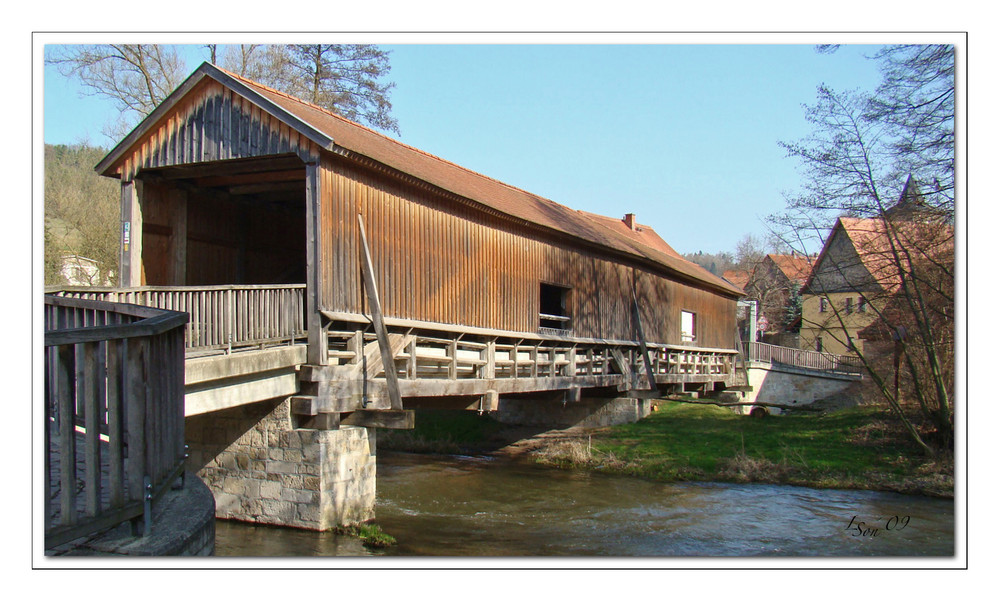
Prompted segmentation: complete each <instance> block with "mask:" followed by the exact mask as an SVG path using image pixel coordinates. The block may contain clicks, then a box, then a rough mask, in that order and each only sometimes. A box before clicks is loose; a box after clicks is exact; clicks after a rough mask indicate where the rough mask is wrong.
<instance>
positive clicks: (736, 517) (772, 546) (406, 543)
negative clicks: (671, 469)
mask: <svg viewBox="0 0 1000 602" xmlns="http://www.w3.org/2000/svg"><path fill="white" fill-rule="evenodd" d="M377 487H378V501H377V505H376V516H377V519H376V522H378V524H379V525H381V526H382V529H383V530H384V531H385V532H386V533H388V534H390V535H392V536H393V537H395V538H396V540H397V545H395V546H393V547H391V548H388V549H386V550H377V551H370V550H367V549H366V548H364V547H363V546H362V545H361V544H360V543H359V542H358V541H357V540H355V539H352V538H348V537H339V536H335V535H332V534H329V533H315V532H308V531H300V530H296V529H282V528H275V527H255V526H252V525H246V524H242V523H234V522H230V521H218V522H217V523H216V525H217V526H216V555H217V556H241V557H247V556H270V557H275V556H368V555H387V556H453V557H487V556H488V557H497V556H507V557H509V556H518V557H523V556H545V557H587V556H590V557H593V556H603V557H607V556H627V557H739V556H755V557H798V556H808V557H858V556H939V557H940V556H951V555H953V553H954V504H953V502H952V501H951V500H941V499H935V498H927V497H920V496H906V495H899V494H893V493H881V492H871V491H851V490H835V489H811V488H805V487H791V486H784V485H765V484H729V483H655V482H650V481H646V480H642V479H635V478H628V477H619V476H609V475H600V474H594V473H591V472H586V471H578V470H560V469H555V468H547V467H542V466H538V465H534V464H530V463H526V462H518V461H511V460H507V459H500V458H493V457H469V456H427V455H417V454H399V453H385V452H382V453H380V454H379V458H378V484H377Z"/></svg>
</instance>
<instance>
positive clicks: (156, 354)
mask: <svg viewBox="0 0 1000 602" xmlns="http://www.w3.org/2000/svg"><path fill="white" fill-rule="evenodd" d="M44 321H45V423H46V428H45V443H46V457H45V482H46V495H45V521H46V523H45V547H46V549H49V548H52V547H54V546H58V545H61V544H64V543H66V542H69V541H72V540H74V539H76V538H79V537H83V536H87V535H90V534H92V533H95V532H98V531H100V530H103V529H106V528H109V527H113V526H116V525H118V524H120V523H122V522H124V521H127V520H131V521H133V528H134V530H135V531H137V530H138V526H139V524H140V522H142V524H143V525H144V528H143V533H144V534H148V533H149V532H150V531H151V518H152V504H153V503H154V502H155V501H156V500H157V499H158V498H159V496H161V495H162V494H163V493H164V492H165V491H166V490H167V488H168V487H170V486H171V485H173V484H174V483H176V482H177V480H178V478H179V477H181V476H182V474H183V468H184V458H185V449H184V324H185V323H186V321H187V316H186V315H185V314H182V313H178V312H172V311H163V310H157V309H151V308H148V307H140V306H136V305H125V304H120V303H109V302H104V301H95V300H87V299H67V298H61V297H55V296H46V297H45V312H44ZM140 519H144V520H142V521H140Z"/></svg>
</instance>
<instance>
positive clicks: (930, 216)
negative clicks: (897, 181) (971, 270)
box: [799, 178, 954, 354]
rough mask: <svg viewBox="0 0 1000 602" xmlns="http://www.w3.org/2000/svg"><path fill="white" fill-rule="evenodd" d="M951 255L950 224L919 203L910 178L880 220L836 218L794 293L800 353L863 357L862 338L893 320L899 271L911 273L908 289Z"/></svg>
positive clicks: (900, 279)
mask: <svg viewBox="0 0 1000 602" xmlns="http://www.w3.org/2000/svg"><path fill="white" fill-rule="evenodd" d="M953 256H954V229H953V227H952V226H951V225H949V224H947V223H945V222H944V221H943V220H942V218H941V217H940V216H939V214H938V213H937V212H934V211H933V210H931V209H930V208H929V207H928V206H927V205H926V204H925V203H923V201H922V197H921V196H920V192H919V190H918V189H917V187H916V184H915V183H914V182H913V180H912V178H910V179H908V180H907V183H906V185H905V186H904V189H903V192H902V194H901V195H900V199H899V201H898V202H897V203H896V204H895V205H894V206H893V207H891V208H889V209H887V210H886V211H885V213H884V217H882V218H853V217H841V218H838V220H837V222H836V224H835V225H834V227H833V229H832V230H831V232H830V234H829V236H828V237H827V239H826V242H825V244H824V246H823V250H822V251H821V252H820V254H819V256H818V258H817V260H816V262H815V266H814V268H813V270H812V272H811V274H810V276H809V279H808V280H807V281H806V283H805V285H804V286H803V289H802V325H801V328H800V332H799V335H800V348H801V349H808V350H815V351H826V352H830V353H834V354H851V353H854V352H855V351H857V352H858V353H864V350H865V345H864V342H865V336H871V334H870V333H875V332H882V331H884V330H885V328H882V327H880V326H879V325H878V324H876V323H877V322H882V323H884V324H885V325H886V327H888V325H889V323H891V322H897V321H898V320H897V319H894V318H892V316H894V315H895V316H897V317H898V315H899V313H900V306H901V303H902V301H901V298H902V296H905V290H904V286H903V285H904V278H903V274H904V273H906V274H917V275H918V277H917V278H914V277H913V276H912V275H911V276H908V277H907V278H906V282H907V283H909V286H913V284H912V283H913V282H918V283H919V282H921V281H923V280H925V277H924V275H923V274H922V273H921V270H926V268H928V267H932V266H941V265H944V264H950V263H951V262H952V261H953ZM930 272H937V270H936V269H932V270H930ZM930 272H928V276H929V274H930ZM945 273H949V274H950V270H949V271H947V272H945ZM938 275H939V274H938ZM935 277H937V276H935ZM883 334H885V333H884V332H883ZM886 336H888V335H886Z"/></svg>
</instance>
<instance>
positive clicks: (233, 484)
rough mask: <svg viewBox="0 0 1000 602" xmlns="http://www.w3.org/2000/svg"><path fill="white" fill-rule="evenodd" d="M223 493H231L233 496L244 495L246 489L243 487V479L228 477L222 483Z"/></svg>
mask: <svg viewBox="0 0 1000 602" xmlns="http://www.w3.org/2000/svg"><path fill="white" fill-rule="evenodd" d="M222 491H223V493H229V494H232V495H243V493H244V491H245V488H244V487H243V479H239V478H235V477H226V478H225V479H223V481H222Z"/></svg>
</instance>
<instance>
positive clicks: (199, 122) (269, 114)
mask: <svg viewBox="0 0 1000 602" xmlns="http://www.w3.org/2000/svg"><path fill="white" fill-rule="evenodd" d="M331 143H332V141H331V140H330V139H329V138H328V137H327V136H325V135H324V134H322V133H320V132H319V131H318V130H316V129H314V128H312V127H311V126H309V124H306V123H304V122H302V121H301V120H299V119H297V118H295V117H294V116H291V115H290V114H289V113H287V112H286V111H284V110H283V109H281V108H280V107H278V106H277V105H275V104H274V103H272V102H271V101H269V100H268V99H266V98H264V97H263V96H261V95H260V94H258V93H256V92H255V91H253V90H252V89H250V88H248V87H246V86H245V85H242V84H241V83H240V82H239V81H238V80H236V79H234V78H232V77H230V76H228V75H227V74H226V73H225V72H223V71H221V70H218V69H216V68H214V67H212V66H211V65H208V64H205V65H202V67H200V68H199V69H198V70H197V71H195V73H194V74H193V75H192V76H191V77H190V78H188V80H187V81H185V83H184V84H182V85H181V86H180V87H178V88H177V90H175V91H174V93H173V94H171V96H170V97H168V98H167V100H165V101H164V102H163V103H162V104H161V105H160V106H159V107H157V109H156V110H155V111H153V113H151V114H150V115H149V116H148V117H147V118H146V119H145V120H143V121H142V122H141V123H140V124H139V125H138V126H136V128H135V129H134V130H133V131H132V133H131V134H129V136H127V137H126V138H125V139H123V140H122V141H121V142H120V143H119V144H118V145H117V146H116V147H115V148H114V149H113V150H112V151H111V152H110V153H108V155H107V156H106V157H105V158H104V159H103V160H102V161H101V163H99V164H98V165H97V166H96V168H95V169H96V170H97V171H98V172H99V173H101V174H102V175H105V176H109V177H119V178H121V179H122V181H130V180H132V179H133V178H134V177H135V176H136V174H137V173H138V172H139V171H140V170H142V169H154V168H162V167H170V166H178V165H189V164H196V163H207V162H213V161H224V160H229V159H244V158H255V157H263V156H268V155H282V154H295V155H298V156H299V157H300V158H301V159H302V160H303V161H304V162H314V161H317V160H318V157H319V151H320V148H323V147H326V146H329V145H330V144H331Z"/></svg>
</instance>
